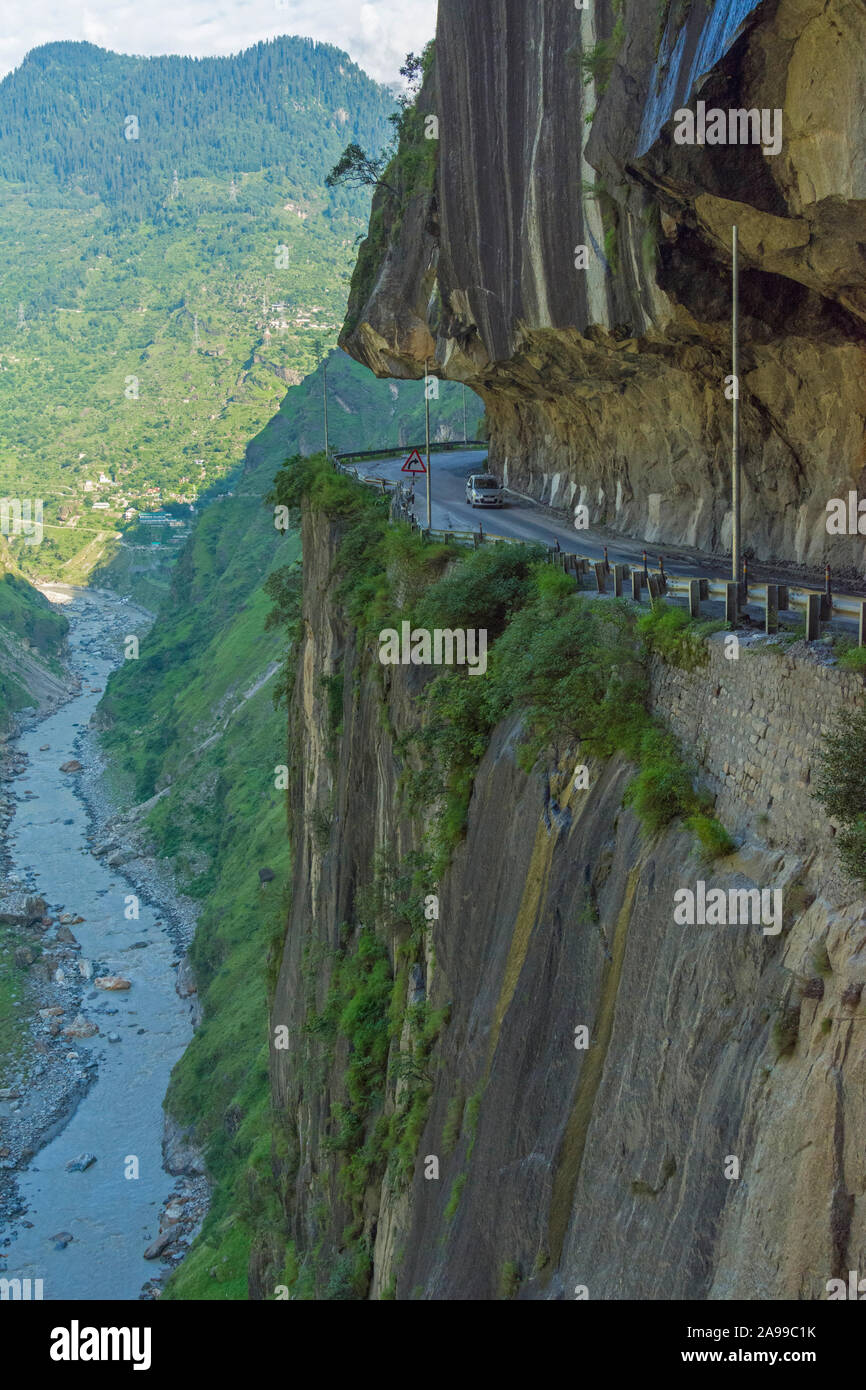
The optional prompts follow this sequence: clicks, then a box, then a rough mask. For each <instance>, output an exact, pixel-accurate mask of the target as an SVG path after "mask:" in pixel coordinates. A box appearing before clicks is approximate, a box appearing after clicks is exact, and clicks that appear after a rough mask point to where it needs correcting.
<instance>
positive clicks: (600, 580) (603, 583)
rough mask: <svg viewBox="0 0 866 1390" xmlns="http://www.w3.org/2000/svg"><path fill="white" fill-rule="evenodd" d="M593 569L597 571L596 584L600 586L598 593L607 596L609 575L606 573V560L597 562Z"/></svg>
mask: <svg viewBox="0 0 866 1390" xmlns="http://www.w3.org/2000/svg"><path fill="white" fill-rule="evenodd" d="M593 569H594V570H595V582H596V584H597V586H598V592H599V593H600V594H606V593H607V574H606V573H605V568H604V560H596V562H595V564H594V565H593Z"/></svg>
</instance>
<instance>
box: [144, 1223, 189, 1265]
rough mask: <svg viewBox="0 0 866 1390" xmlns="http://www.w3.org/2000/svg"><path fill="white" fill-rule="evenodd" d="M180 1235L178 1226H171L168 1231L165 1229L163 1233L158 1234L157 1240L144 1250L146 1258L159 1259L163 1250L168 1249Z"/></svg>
mask: <svg viewBox="0 0 866 1390" xmlns="http://www.w3.org/2000/svg"><path fill="white" fill-rule="evenodd" d="M179 1235H180V1232H179V1231H178V1229H177V1227H176V1226H170V1227H169V1228H168V1230H167V1231H163V1233H162V1235H160V1236H157V1238H156V1240H155V1241H153V1242H152V1244H151V1245H149V1246H148V1247H147V1249H146V1250H145V1252H144V1258H145V1259H146V1260H158V1259H159V1257H160V1255H161V1254H162V1252H163V1251H164V1250H166V1249H167V1248H168V1246H169V1245H171V1244H172V1243H173V1241H176V1240H177V1238H178V1236H179Z"/></svg>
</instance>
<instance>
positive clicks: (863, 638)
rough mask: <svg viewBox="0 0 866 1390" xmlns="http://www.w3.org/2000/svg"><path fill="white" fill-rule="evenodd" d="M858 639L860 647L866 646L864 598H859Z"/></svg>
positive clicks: (865, 601)
mask: <svg viewBox="0 0 866 1390" xmlns="http://www.w3.org/2000/svg"><path fill="white" fill-rule="evenodd" d="M858 640H859V643H860V646H861V647H866V599H861V600H860V633H859V639H858Z"/></svg>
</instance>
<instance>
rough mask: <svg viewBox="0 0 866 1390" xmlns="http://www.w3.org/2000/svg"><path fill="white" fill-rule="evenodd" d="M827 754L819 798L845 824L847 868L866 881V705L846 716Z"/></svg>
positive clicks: (842, 849)
mask: <svg viewBox="0 0 866 1390" xmlns="http://www.w3.org/2000/svg"><path fill="white" fill-rule="evenodd" d="M823 754H824V761H823V766H822V767H821V771H820V773H819V776H818V784H817V787H816V789H815V799H816V801H819V802H820V803H821V805H822V806H823V807H824V809H825V810H826V811H827V814H828V815H830V816H834V817H835V818H836V819H837V820H839V821H841V823H842V828H841V831H840V832H839V835H838V837H837V843H838V845H839V858H840V859H841V861H842V867H843V869H844V870H845V872H846V873H847V874H848V875H849V877H851V878H853V879H860V880H861V881H863V882H866V770H864V769H866V706H864V705H861V706H860V708H859V709H856V710H854V711H853V712H852V713H851V714H846V715H845V716H844V718H843V719H842V720H841V721H840V722H839V724H838V725H837V727H836V728H835V729H834V730H833V731H832V732H831V733H829V734H828V735H827V737H826V738H825V740H824V747H823Z"/></svg>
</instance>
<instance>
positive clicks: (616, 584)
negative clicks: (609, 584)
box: [613, 565, 625, 598]
mask: <svg viewBox="0 0 866 1390" xmlns="http://www.w3.org/2000/svg"><path fill="white" fill-rule="evenodd" d="M624 578H625V565H614V567H613V592H614V595H615V596H616V598H622V583H623V579H624Z"/></svg>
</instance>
